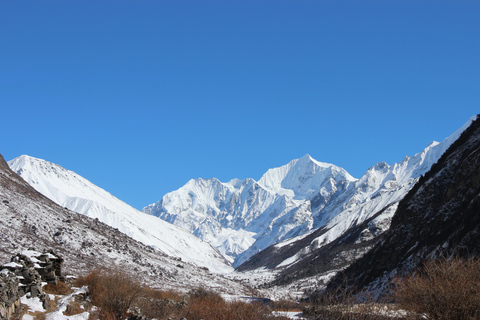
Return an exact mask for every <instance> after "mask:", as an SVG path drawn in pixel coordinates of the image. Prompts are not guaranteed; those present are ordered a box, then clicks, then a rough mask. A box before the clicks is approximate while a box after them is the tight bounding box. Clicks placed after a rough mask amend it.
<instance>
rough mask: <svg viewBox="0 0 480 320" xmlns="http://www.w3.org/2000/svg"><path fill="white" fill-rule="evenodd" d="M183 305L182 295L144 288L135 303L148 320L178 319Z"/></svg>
mask: <svg viewBox="0 0 480 320" xmlns="http://www.w3.org/2000/svg"><path fill="white" fill-rule="evenodd" d="M185 304H186V301H185V296H184V295H181V294H179V293H176V292H174V291H171V290H168V291H161V290H154V289H151V288H145V289H144V290H143V291H142V293H141V295H140V297H139V298H138V299H137V301H136V303H135V305H136V306H138V307H139V308H140V309H141V310H142V313H143V314H144V315H145V316H146V317H147V318H149V319H152V318H156V319H169V318H180V317H179V316H180V314H181V312H182V310H183V308H184V306H185Z"/></svg>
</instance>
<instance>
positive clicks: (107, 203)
mask: <svg viewBox="0 0 480 320" xmlns="http://www.w3.org/2000/svg"><path fill="white" fill-rule="evenodd" d="M8 165H9V166H10V168H11V169H12V170H13V171H15V172H16V173H18V174H19V175H20V176H21V177H22V178H23V179H24V180H25V181H27V182H28V183H29V184H30V185H31V186H33V187H34V188H35V189H36V190H37V191H39V192H40V193H42V194H43V195H45V196H46V197H48V198H49V199H51V200H53V201H54V202H56V203H57V204H59V205H61V206H62V207H66V208H68V209H70V210H72V211H75V212H77V213H81V214H83V215H86V216H88V217H91V218H94V219H98V220H99V221H101V222H103V223H105V224H107V225H109V226H111V227H113V228H116V229H118V230H119V231H121V232H123V233H125V234H126V235H128V236H130V237H132V238H134V239H135V240H138V241H140V242H142V243H144V244H146V245H148V246H151V247H152V248H154V249H156V250H159V251H161V252H163V253H165V254H167V255H170V256H173V257H177V258H181V259H182V260H184V261H188V262H192V263H196V264H197V265H199V266H203V267H207V268H209V269H210V270H212V271H215V272H220V273H227V272H230V271H232V270H233V269H232V268H231V267H230V266H229V263H228V262H227V261H226V260H225V258H224V257H223V256H222V255H221V254H220V253H219V252H218V251H217V250H216V249H215V248H213V247H212V246H211V245H210V244H209V243H207V242H204V241H202V240H200V239H198V238H197V237H195V236H194V235H192V234H191V233H189V232H185V231H184V230H182V229H180V228H179V227H176V226H174V225H172V224H170V223H167V222H165V221H163V220H161V219H158V218H156V217H153V216H151V215H148V214H145V213H143V212H140V211H138V210H136V209H134V208H132V207H131V206H129V205H128V204H126V203H124V202H123V201H121V200H119V199H117V198H115V197H114V196H112V195H111V194H110V193H108V192H107V191H105V190H103V189H101V188H99V187H97V186H96V185H94V184H92V183H91V182H90V181H88V180H86V179H85V178H83V177H81V176H79V175H78V174H76V173H75V172H73V171H70V170H66V169H64V168H62V167H61V166H59V165H57V164H54V163H51V162H48V161H45V160H42V159H37V158H33V157H29V156H26V155H23V156H20V157H18V158H15V159H13V160H11V161H9V162H8Z"/></svg>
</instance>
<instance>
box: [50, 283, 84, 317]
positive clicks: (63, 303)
mask: <svg viewBox="0 0 480 320" xmlns="http://www.w3.org/2000/svg"><path fill="white" fill-rule="evenodd" d="M87 292H88V289H87V287H82V288H79V289H77V290H76V291H75V292H73V293H71V294H69V295H68V296H65V297H63V298H62V299H60V300H59V301H58V304H57V308H56V309H55V311H53V312H50V313H47V315H46V320H88V317H89V315H90V313H89V312H87V311H85V312H82V313H79V314H75V315H72V316H66V315H64V314H63V312H64V311H66V310H67V306H68V304H69V303H70V301H72V300H73V299H74V298H75V296H76V295H80V294H84V293H87Z"/></svg>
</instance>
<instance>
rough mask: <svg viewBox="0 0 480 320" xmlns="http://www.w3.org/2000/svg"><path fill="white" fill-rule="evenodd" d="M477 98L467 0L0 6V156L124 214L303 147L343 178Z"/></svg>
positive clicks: (473, 12)
mask: <svg viewBox="0 0 480 320" xmlns="http://www.w3.org/2000/svg"><path fill="white" fill-rule="evenodd" d="M479 102H480V1H462V0H454V1H453V0H452V1H439V0H435V1H422V0H415V1H409V0H401V1H395V0H391V1H390V0H378V1H358V0H352V1H342V0H316V1H310V0H305V1H303V0H302V1H293V0H291V1H284V0H274V1H270V0H256V1H250V0H241V1H236V0H224V1H209V0H204V1H203V0H194V1H193V0H192V1H183V0H162V1H160V0H155V1H145V0H135V1H133V0H131V1H122V0H120V1H118V0H116V1H106V0H95V1H89V0H81V1H74V0H66V1H65V0H58V1H42V0H32V1H22V0H15V1H13V0H0V108H1V109H0V110H1V126H0V133H1V140H0V153H1V154H2V155H3V156H4V157H5V159H6V160H11V159H13V158H15V157H17V156H20V155H22V154H28V155H30V156H33V157H37V158H42V159H45V160H48V161H51V162H54V163H57V164H60V165H61V166H63V167H65V168H67V169H69V170H73V171H75V172H77V173H78V174H80V175H82V176H84V177H85V178H87V179H89V180H90V181H92V182H93V183H95V184H96V185H98V186H100V187H102V188H104V189H106V190H107V191H109V192H110V193H112V194H113V195H115V196H117V197H118V198H120V199H122V200H124V201H125V202H127V203H129V204H131V205H132V206H134V207H136V208H138V209H141V208H143V207H144V206H146V205H148V204H150V203H153V202H156V201H158V200H160V199H161V197H162V196H163V195H164V194H165V193H167V192H170V191H173V190H176V189H178V188H180V187H181V186H182V185H184V184H185V183H186V182H187V181H188V180H190V179H192V178H198V177H201V178H212V177H216V178H218V179H220V180H221V181H224V182H226V181H229V180H230V179H233V178H240V179H243V178H247V177H250V178H254V179H256V180H258V179H259V178H260V177H261V175H262V174H263V173H264V172H266V170H268V169H269V168H273V167H278V166H281V165H284V164H286V163H288V162H289V161H291V160H293V159H296V158H300V157H302V156H303V155H305V154H307V153H308V154H310V155H311V156H312V157H313V158H315V159H316V160H318V161H323V162H329V163H334V164H336V165H338V166H341V167H343V168H345V169H346V170H347V171H348V172H350V174H352V175H353V176H354V177H356V178H359V177H360V176H361V175H362V174H363V173H364V172H365V171H366V170H367V169H368V168H369V167H370V166H372V165H374V164H375V163H377V162H379V161H386V162H387V163H389V164H393V163H395V162H399V161H401V160H402V159H403V158H404V157H405V155H409V156H412V155H413V154H415V153H417V152H419V151H421V150H422V149H423V148H425V147H426V146H427V145H428V144H429V143H430V142H431V141H433V140H437V141H441V140H443V139H444V138H445V137H447V136H448V135H450V134H451V133H453V132H454V131H455V130H456V129H458V128H459V127H461V126H462V125H463V124H464V123H465V122H466V121H467V120H468V119H469V118H470V117H471V116H473V115H475V114H477V113H479V111H480V104H479Z"/></svg>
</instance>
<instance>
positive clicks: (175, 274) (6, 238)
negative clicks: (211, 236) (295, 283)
mask: <svg viewBox="0 0 480 320" xmlns="http://www.w3.org/2000/svg"><path fill="white" fill-rule="evenodd" d="M197 241H198V240H197ZM0 243H1V250H0V264H4V263H6V262H8V261H10V258H11V256H12V255H15V254H17V253H20V252H22V251H24V250H27V249H29V248H34V249H35V250H37V251H40V252H47V251H49V250H54V251H55V254H56V255H59V256H61V257H62V258H63V259H64V260H65V261H64V264H63V274H64V275H75V276H79V275H85V274H87V273H88V272H89V271H90V270H92V269H94V268H99V267H100V268H106V269H107V270H108V269H121V270H122V271H124V272H125V273H127V274H128V275H129V276H131V277H132V278H134V279H138V280H139V281H141V282H142V283H144V284H147V285H149V286H151V287H153V288H161V289H162V290H168V289H171V290H181V291H188V290H191V289H193V288H198V287H199V286H201V287H204V288H206V289H207V290H215V291H217V292H222V293H228V294H242V292H244V293H243V294H246V293H247V292H249V291H248V288H245V287H244V286H243V285H241V284H240V283H238V282H236V281H231V280H229V279H227V278H225V277H224V276H222V275H219V274H216V273H211V272H209V271H208V270H205V268H203V267H199V266H197V265H196V264H193V263H189V262H186V261H181V260H180V259H179V258H174V257H171V256H168V255H166V254H163V253H162V252H160V251H158V250H155V249H153V248H152V247H151V246H147V245H145V244H143V243H141V242H139V241H136V240H134V239H132V238H131V237H128V236H127V235H126V234H124V233H122V232H120V231H119V230H118V229H116V228H112V227H110V226H108V225H106V224H104V223H102V222H100V221H99V220H98V219H92V218H89V217H87V216H85V215H81V214H78V213H76V212H73V211H71V210H68V209H66V208H64V207H62V206H59V205H58V204H56V203H55V202H53V201H52V200H50V199H48V198H47V197H45V196H43V195H42V194H41V193H39V192H38V191H36V190H35V189H34V188H32V187H31V186H30V185H29V184H28V183H27V182H25V180H23V179H22V178H21V177H20V176H18V175H17V174H16V173H15V172H13V171H12V170H11V169H10V168H9V166H8V165H7V163H6V162H5V160H4V159H3V157H2V155H0ZM182 260H183V259H182Z"/></svg>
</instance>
